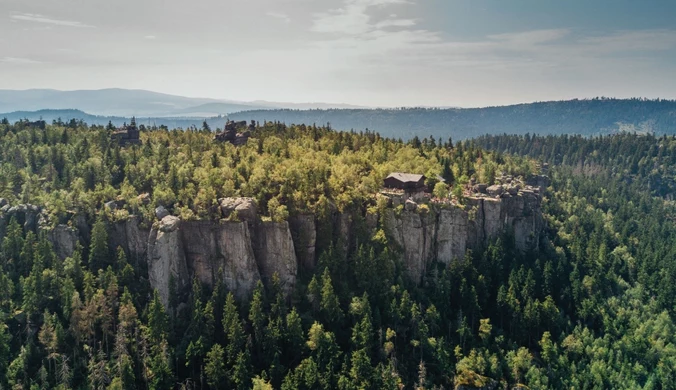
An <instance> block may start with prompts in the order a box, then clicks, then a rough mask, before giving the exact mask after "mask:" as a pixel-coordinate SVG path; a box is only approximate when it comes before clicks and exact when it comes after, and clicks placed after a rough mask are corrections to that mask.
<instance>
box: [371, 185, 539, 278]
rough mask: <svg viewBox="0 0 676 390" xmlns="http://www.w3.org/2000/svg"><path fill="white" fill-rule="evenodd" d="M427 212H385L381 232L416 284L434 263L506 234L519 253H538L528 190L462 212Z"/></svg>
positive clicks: (438, 208)
mask: <svg viewBox="0 0 676 390" xmlns="http://www.w3.org/2000/svg"><path fill="white" fill-rule="evenodd" d="M428 209H429V210H428V211H425V209H423V210H421V208H420V207H416V205H415V204H409V203H408V202H407V203H406V207H404V209H403V210H401V211H400V212H398V213H397V212H395V210H393V209H387V210H386V212H385V215H384V224H385V226H384V228H385V231H386V233H387V234H388V235H389V237H390V238H392V239H393V240H394V242H395V243H396V244H397V246H398V247H399V249H401V253H402V260H403V265H404V268H405V269H406V271H407V273H408V275H409V277H410V278H411V279H412V280H414V281H416V282H418V283H419V282H420V281H421V280H422V277H423V276H424V275H425V272H426V271H427V268H428V266H429V265H430V263H431V262H432V261H433V260H435V259H436V260H437V261H440V262H442V263H444V264H449V263H450V262H451V261H453V260H455V259H462V258H463V257H464V256H465V252H466V250H467V249H481V248H482V247H485V245H486V244H487V243H488V242H489V241H491V240H495V239H497V238H498V237H500V235H502V234H503V233H504V232H506V231H511V232H513V234H514V237H515V245H516V248H517V249H518V250H520V251H528V250H534V249H537V248H538V243H539V238H540V234H541V232H542V229H543V225H544V223H543V218H542V212H541V210H540V197H539V194H536V193H535V192H533V191H530V190H524V191H520V192H519V193H518V194H517V195H515V196H511V195H506V194H505V195H501V196H499V197H485V196H483V197H482V196H474V197H469V198H467V205H466V206H465V208H464V209H463V208H461V207H460V206H456V205H451V204H446V205H439V204H430V205H429V206H428Z"/></svg>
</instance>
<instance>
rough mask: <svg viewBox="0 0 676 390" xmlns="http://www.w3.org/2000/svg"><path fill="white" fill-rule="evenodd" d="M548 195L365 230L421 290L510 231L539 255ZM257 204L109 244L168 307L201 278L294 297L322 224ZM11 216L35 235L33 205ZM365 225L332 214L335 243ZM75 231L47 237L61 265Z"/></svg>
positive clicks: (165, 224) (477, 199)
mask: <svg viewBox="0 0 676 390" xmlns="http://www.w3.org/2000/svg"><path fill="white" fill-rule="evenodd" d="M486 191H487V189H486ZM540 196H541V195H540V193H539V191H538V189H534V188H531V187H527V188H519V189H518V191H516V190H515V188H512V187H509V188H508V189H507V190H505V191H500V188H497V189H494V190H492V191H491V194H476V195H473V196H470V197H468V198H467V199H466V200H467V202H466V205H465V206H464V207H460V206H457V205H452V204H443V205H442V204H436V203H429V204H428V205H427V206H426V207H424V206H421V204H418V203H415V202H413V201H406V202H403V203H402V202H400V204H402V205H403V206H404V207H402V208H397V209H395V208H393V207H390V208H387V209H385V210H384V215H378V213H372V214H367V215H366V216H365V224H364V225H365V227H366V228H367V229H368V230H375V229H379V228H382V229H384V230H385V232H386V234H387V235H388V237H389V238H390V239H391V241H390V242H391V243H392V245H393V247H396V248H393V249H398V250H399V252H400V253H401V260H402V264H403V266H404V269H405V271H406V273H407V274H408V276H409V277H410V278H411V279H412V280H413V281H415V282H417V283H420V282H421V281H422V278H423V276H424V275H425V273H426V272H427V270H428V268H429V267H430V265H431V264H432V262H433V261H435V260H436V261H440V262H442V263H444V264H449V263H451V262H452V261H454V260H457V259H462V258H463V257H464V256H465V252H466V250H467V249H481V248H483V247H484V246H485V245H486V244H487V243H488V242H489V241H490V240H493V239H495V238H497V237H499V236H500V235H501V234H502V233H503V232H505V231H508V230H509V231H512V232H513V234H514V237H515V244H516V247H517V249H519V250H522V251H527V250H531V249H537V248H538V243H539V238H540V235H541V232H542V229H543V226H544V221H543V217H542V212H541V209H540V202H541V197H540ZM252 202H253V200H249V199H244V200H242V199H239V198H238V199H234V198H233V199H224V200H221V206H222V208H224V215H226V214H227V215H230V214H232V212H235V211H236V212H237V218H233V219H236V220H237V221H225V220H221V221H181V220H180V219H179V218H178V217H175V216H171V215H169V216H165V217H163V218H162V220H161V221H159V222H156V224H155V226H154V228H153V229H151V230H149V229H144V228H143V225H142V224H141V223H140V220H139V218H137V217H134V216H131V217H130V218H129V219H127V220H126V221H121V222H116V223H113V224H111V225H110V226H109V232H110V235H109V239H110V244H111V247H112V248H117V247H118V246H119V247H121V248H123V249H124V251H125V252H126V253H127V256H128V258H129V259H130V261H131V262H132V264H134V263H135V264H139V263H145V262H147V266H148V277H149V280H150V284H151V286H152V287H153V288H155V289H157V290H158V292H159V295H160V297H161V299H162V302H163V303H164V304H165V305H167V304H168V301H169V294H170V290H171V286H170V284H171V280H172V279H173V282H174V283H175V285H174V288H176V291H177V293H178V294H179V299H180V298H181V297H184V296H185V293H187V292H188V291H189V287H190V281H191V279H192V278H193V277H196V278H197V279H199V280H200V281H201V282H203V283H205V284H207V285H209V286H213V285H214V284H215V283H216V282H217V281H218V278H222V281H223V282H224V283H225V286H226V287H227V289H228V290H229V291H232V292H233V293H234V294H235V296H236V297H237V298H238V299H240V300H248V299H249V298H250V297H251V294H252V292H253V290H254V288H255V285H256V283H257V282H258V281H259V280H262V281H263V282H264V283H265V284H266V286H269V285H270V282H271V279H272V277H273V275H274V274H275V273H277V274H278V275H279V278H280V281H281V284H282V289H283V291H284V292H285V293H286V294H287V295H288V294H290V293H291V292H292V291H293V288H294V286H295V284H296V278H297V275H298V273H299V268H302V269H306V270H312V269H313V268H314V267H315V265H316V261H317V253H316V245H317V229H318V228H321V227H320V226H317V223H316V220H315V217H314V215H311V214H305V215H296V216H292V217H290V219H289V222H267V221H260V219H259V218H258V216H257V215H256V214H254V211H255V204H253V203H252ZM238 207H239V209H238ZM12 216H15V217H16V218H18V220H19V222H20V223H21V224H23V225H24V226H25V228H26V229H31V228H34V227H35V222H34V221H35V220H36V219H38V217H39V212H38V211H36V208H35V207H33V206H23V207H15V208H10V207H9V206H4V207H2V208H0V236H1V235H2V234H3V233H4V229H5V226H6V223H7V221H9V218H10V217H12ZM357 218H359V215H357V214H351V213H338V212H335V213H334V218H333V222H332V231H333V234H334V240H335V242H340V243H342V245H343V248H342V249H345V251H346V252H347V250H348V249H349V248H351V246H350V245H353V246H358V244H359V238H358V237H356V238H355V240H354V241H355V242H354V243H352V244H351V242H350V241H351V239H352V237H351V235H352V230H353V229H361V228H363V227H361V226H362V225H359V224H358V222H359V221H358V220H357ZM240 221H241V222H240ZM329 223H331V222H329ZM71 224H72V225H73V226H75V227H76V228H71V227H69V226H66V225H58V226H56V227H55V228H51V229H49V230H48V231H47V232H46V233H47V235H48V236H47V237H48V238H49V239H50V241H51V242H52V244H53V246H54V248H55V251H56V253H57V254H58V256H59V257H61V258H65V257H68V256H70V255H72V253H73V250H74V248H75V245H76V243H77V241H78V240H80V239H81V240H82V241H83V242H87V237H88V235H89V231H88V226H86V225H87V222H86V220H85V219H84V218H81V217H78V216H76V217H75V218H73V220H72V221H71ZM353 225H354V226H353ZM41 226H42V224H41ZM45 226H46V225H45ZM41 229H42V227H41ZM144 265H145V264H144ZM219 271H220V272H219Z"/></svg>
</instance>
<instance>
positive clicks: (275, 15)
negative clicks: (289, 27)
mask: <svg viewBox="0 0 676 390" xmlns="http://www.w3.org/2000/svg"><path fill="white" fill-rule="evenodd" d="M266 15H268V16H269V17H271V18H275V19H279V20H281V21H283V22H284V23H291V18H290V17H289V15H287V14H285V13H282V12H268V13H267V14H266Z"/></svg>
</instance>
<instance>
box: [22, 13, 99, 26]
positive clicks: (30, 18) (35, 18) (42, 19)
mask: <svg viewBox="0 0 676 390" xmlns="http://www.w3.org/2000/svg"><path fill="white" fill-rule="evenodd" d="M10 18H11V19H12V20H19V21H25V22H35V23H43V24H52V25H55V26H67V27H82V28H92V27H94V26H91V25H88V24H84V23H82V22H77V21H73V20H63V19H55V18H51V17H49V16H45V15H40V14H28V13H16V14H13V15H11V16H10Z"/></svg>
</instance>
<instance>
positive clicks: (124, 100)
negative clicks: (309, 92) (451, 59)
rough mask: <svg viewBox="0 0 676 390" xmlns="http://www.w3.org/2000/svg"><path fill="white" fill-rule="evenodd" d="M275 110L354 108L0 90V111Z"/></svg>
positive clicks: (135, 93) (120, 92)
mask: <svg viewBox="0 0 676 390" xmlns="http://www.w3.org/2000/svg"><path fill="white" fill-rule="evenodd" d="M278 108H295V109H308V108H358V106H351V105H346V104H330V103H284V102H265V101H257V102H240V101H234V100H226V99H209V98H191V97H185V96H176V95H169V94H165V93H158V92H152V91H146V90H137V89H119V88H110V89H99V90H75V91H59V90H54V89H29V90H2V89H0V112H14V111H37V110H43V109H52V110H57V109H58V110H69V109H77V110H82V111H84V112H87V113H90V114H94V115H103V116H128V117H131V116H139V117H177V116H200V117H211V116H218V115H227V114H230V113H233V112H237V111H247V110H262V109H278Z"/></svg>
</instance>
